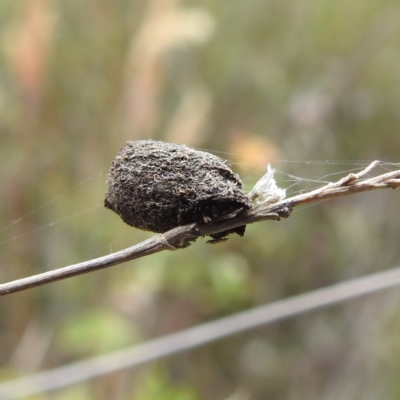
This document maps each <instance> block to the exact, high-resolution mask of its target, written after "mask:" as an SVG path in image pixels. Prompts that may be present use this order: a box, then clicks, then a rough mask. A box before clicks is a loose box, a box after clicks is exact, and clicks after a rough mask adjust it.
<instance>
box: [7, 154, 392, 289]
mask: <svg viewBox="0 0 400 400" xmlns="http://www.w3.org/2000/svg"><path fill="white" fill-rule="evenodd" d="M378 164H379V162H378V161H374V162H373V163H371V164H370V165H369V166H368V167H367V168H365V169H364V170H363V171H361V172H360V173H358V174H353V173H351V174H349V175H347V176H346V177H344V178H342V179H340V180H339V181H337V182H334V183H329V184H327V185H325V186H323V187H321V188H319V189H315V190H312V191H310V192H308V193H303V194H300V195H297V196H293V197H290V198H288V199H285V200H282V201H279V202H277V203H274V204H265V203H262V204H258V205H255V206H254V207H253V208H252V209H251V210H250V211H248V212H246V213H242V214H240V213H239V214H238V215H237V216H235V217H233V218H231V219H227V220H223V221H218V222H211V223H207V224H190V225H185V226H179V227H177V228H174V229H171V230H170V231H168V232H165V233H163V234H159V235H156V236H154V237H152V238H150V239H148V240H145V241H143V242H141V243H139V244H137V245H135V246H132V247H129V248H127V249H125V250H121V251H118V252H116V253H112V254H109V255H107V256H104V257H100V258H96V259H93V260H89V261H85V262H82V263H79V264H74V265H70V266H67V267H64V268H60V269H57V270H54V271H48V272H45V273H42V274H38V275H34V276H31V277H28V278H23V279H18V280H15V281H12V282H8V283H4V284H1V285H0V296H4V295H7V294H11V293H15V292H19V291H21V290H25V289H29V288H32V287H36V286H41V285H44V284H47V283H50V282H56V281H59V280H61V279H66V278H70V277H72V276H76V275H81V274H85V273H87V272H92V271H96V270H98V269H103V268H107V267H111V266H113V265H117V264H121V263H124V262H127V261H131V260H134V259H136V258H140V257H144V256H147V255H150V254H154V253H158V252H160V251H163V250H177V249H182V248H185V247H187V246H189V245H190V243H191V242H193V241H195V240H196V239H197V238H198V237H200V236H208V235H210V234H215V233H219V232H224V231H227V230H229V229H233V228H236V227H238V226H243V225H248V224H252V223H255V222H260V221H265V220H271V219H273V220H279V219H280V218H286V217H289V216H290V214H291V211H292V209H293V207H296V206H299V205H301V204H309V203H317V202H319V201H322V200H327V199H332V198H335V197H340V196H347V195H350V194H355V193H360V192H365V191H369V190H375V189H386V188H392V189H395V188H397V187H399V186H400V170H398V171H393V172H388V173H386V174H382V175H378V176H376V177H373V178H367V179H361V178H364V177H365V176H366V174H368V173H369V172H370V171H371V170H372V169H373V168H374V167H375V166H377V165H378Z"/></svg>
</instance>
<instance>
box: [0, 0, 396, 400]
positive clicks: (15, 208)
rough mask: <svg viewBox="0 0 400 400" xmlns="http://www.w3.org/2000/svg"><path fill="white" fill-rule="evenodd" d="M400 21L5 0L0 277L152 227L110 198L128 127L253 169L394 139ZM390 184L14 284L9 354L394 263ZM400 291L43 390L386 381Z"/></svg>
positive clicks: (112, 340)
mask: <svg viewBox="0 0 400 400" xmlns="http://www.w3.org/2000/svg"><path fill="white" fill-rule="evenodd" d="M399 27H400V6H399V5H398V3H397V2H396V1H394V0H393V1H389V0H385V1H378V0H368V1H353V2H352V3H351V4H349V3H348V2H346V1H343V0H341V1H332V0H324V1H312V0H301V1H297V2H294V1H291V2H290V1H283V2H264V1H259V0H257V1H256V0H250V1H247V0H246V1H244V0H241V1H237V2H235V3H234V4H231V3H229V2H214V1H211V0H206V1H202V2H200V1H195V0H193V1H190V2H189V1H187V2H183V1H182V2H179V1H178V0H167V1H165V0H164V1H160V0H149V1H144V0H136V1H132V0H119V1H106V0H102V1H97V2H93V1H89V0H83V1H68V2H66V1H47V0H37V1H35V2H30V1H27V0H25V1H24V0H14V1H3V2H1V3H0V40H1V43H2V46H0V140H1V146H0V171H1V172H0V173H1V181H2V190H1V191H0V198H1V200H0V204H1V208H0V246H1V249H0V265H1V269H0V279H1V281H2V282H6V281H9V280H12V279H18V278H21V277H25V276H28V275H32V274H35V273H39V272H42V271H45V270H48V269H53V268H57V267H61V266H64V265H67V264H71V263H75V262H79V261H83V260H85V259H90V258H93V257H97V256H100V255H102V254H106V253H108V252H110V251H116V250H118V249H122V248H124V247H127V246H129V245H132V244H134V243H137V242H139V241H141V240H143V239H144V238H147V237H149V236H150V234H149V233H145V232H140V231H137V230H134V229H132V228H130V227H128V226H125V225H124V224H123V223H122V222H121V221H120V220H119V219H118V218H117V217H116V216H115V215H112V214H111V213H110V212H109V211H107V210H105V209H103V207H102V201H103V196H104V193H105V191H106V185H105V180H106V174H107V171H108V168H109V165H110V162H111V159H112V158H113V157H114V156H115V154H116V153H117V151H118V150H119V148H120V147H122V145H123V144H124V142H125V141H126V140H129V139H131V140H135V139H139V138H153V139H162V140H167V141H175V142H181V143H186V144H188V145H191V146H195V147H197V148H202V149H203V148H204V149H209V150H210V151H212V152H216V153H217V154H219V155H220V156H221V157H225V158H228V159H229V160H230V161H232V162H233V163H234V166H235V168H236V170H237V171H238V172H240V174H241V175H242V176H243V177H244V178H245V180H246V182H245V183H246V185H247V187H248V188H250V186H251V184H252V183H254V179H255V178H257V177H259V176H260V175H261V174H262V173H263V170H264V169H265V167H266V165H267V164H268V163H269V162H271V163H272V164H273V165H274V166H275V167H277V168H279V169H280V170H283V171H285V172H287V173H292V174H294V175H297V176H301V177H304V178H307V177H322V176H324V175H326V174H330V173H333V172H335V171H338V170H339V171H340V169H344V170H345V169H349V168H351V166H348V165H342V166H341V165H340V164H339V165H338V166H332V165H326V164H316V165H305V164H302V163H300V164H296V163H287V162H286V163H285V162H278V161H276V160H303V161H309V160H325V159H331V160H332V159H333V160H334V159H340V160H373V159H383V160H388V161H392V162H396V161H398V154H399V152H398V149H399V148H400V135H399V133H398V127H399V119H400V113H399V110H400V91H399V87H400V75H399V72H398V65H399V54H400V52H399V48H400V32H399V31H400V29H399ZM218 152H221V153H218ZM289 185H290V183H288V186H289ZM296 190H297V189H296ZM397 196H398V194H397V193H396V192H393V193H392V192H390V193H389V192H383V193H371V194H364V195H358V196H353V197H352V198H347V199H341V200H335V201H332V202H330V203H324V204H322V205H319V206H316V207H312V208H304V209H302V210H299V211H296V212H295V213H294V214H293V215H292V217H291V218H290V219H289V220H287V221H283V222H281V223H279V224H278V223H274V222H270V223H263V224H257V225H255V226H251V227H248V229H247V233H246V235H245V236H244V237H243V238H238V237H232V238H230V239H229V241H228V242H226V243H225V244H221V245H218V246H210V245H206V244H205V242H204V241H201V240H200V241H199V243H196V244H194V245H193V246H192V247H191V248H189V249H187V250H184V251H180V252H171V253H167V252H166V253H161V254H158V255H155V256H151V257H149V258H144V259H142V260H138V261H134V262H131V263H127V264H125V265H122V266H118V267H114V268H112V269H109V270H103V271H99V272H96V273H94V274H89V275H87V276H80V277H76V278H73V279H70V280H68V281H65V282H59V283H55V284H52V285H49V286H47V287H43V288H40V289H35V290H30V291H27V292H25V293H19V294H15V295H12V296H9V297H4V298H2V300H1V303H0V360H1V365H2V367H1V368H0V376H1V377H4V379H7V378H9V377H12V376H16V375H20V374H21V375H25V374H29V373H31V372H33V371H35V370H41V369H45V368H50V367H52V366H58V365H62V364H64V363H66V362H70V361H73V360H79V359H82V358H84V357H87V356H88V355H89V354H90V355H94V354H99V353H102V352H104V351H107V350H110V349H113V348H117V347H121V346H128V345H131V344H133V343H136V342H137V341H138V340H139V338H140V340H143V341H144V340H146V339H147V338H153V337H157V336H160V335H162V334H166V333H168V332H172V331H176V330H179V329H183V328H185V327H188V326H193V325H195V324H199V323H201V322H203V321H207V320H211V319H215V318H218V317H219V316H222V315H227V314H232V313H235V312H237V311H239V310H243V309H247V308H250V307H252V306H256V305H259V304H262V303H265V302H267V301H272V300H274V299H278V298H284V297H287V296H290V295H292V294H296V293H300V292H304V291H307V290H312V289H315V288H318V287H320V286H323V285H329V284H331V283H334V282H337V281H340V280H345V279H348V278H350V277H354V276H359V275H363V274H366V273H368V272H371V271H375V270H379V269H383V268H387V267H390V266H393V265H394V264H397V263H398V260H399V259H400V257H399V249H398V245H397V243H398V226H399V217H398V212H397V208H398V207H397V206H398V199H397ZM397 302H398V296H397V294H396V293H390V294H381V295H377V296H374V298H373V299H372V298H371V300H368V299H367V300H360V301H357V302H352V303H351V304H349V305H346V306H341V307H335V309H332V310H329V311H323V312H318V313H315V314H313V315H309V316H307V317H301V318H298V319H296V320H293V321H288V322H285V323H280V324H276V325H274V326H270V327H268V328H265V329H259V330H257V331H255V332H249V333H246V334H242V335H240V336H238V337H235V338H230V339H227V340H225V341H223V342H221V343H216V344H214V345H211V346H207V347H205V348H201V349H197V350H195V351H194V352H191V353H188V354H186V355H181V356H179V357H172V358H171V359H168V360H166V361H162V362H157V363H154V365H153V366H148V367H142V368H140V369H138V370H133V371H127V372H121V373H119V374H115V375H113V376H111V377H104V378H101V379H98V380H96V381H95V382H92V383H88V384H87V385H79V387H77V388H75V389H66V390H64V391H60V392H57V393H55V394H54V395H51V396H50V397H54V398H63V399H64V398H65V399H67V398H82V399H89V398H94V397H95V398H98V399H102V398H104V399H106V398H113V399H125V398H126V399H135V400H139V399H147V398H154V397H161V396H163V397H161V398H165V399H168V398H174V399H178V398H179V399H180V398H182V399H197V398H204V399H223V398H225V399H228V398H229V396H232V397H231V398H232V399H247V398H251V399H252V400H253V399H260V400H261V399H265V398H276V399H281V398H282V399H283V398H285V399H286V398H288V399H304V398H307V399H311V400H312V399H333V398H335V399H336V398H345V399H359V398H363V399H376V398H380V397H384V398H385V399H396V398H398V392H399V388H398V379H397V376H398V374H399V372H400V360H399V359H398V357H397V354H398V352H397V351H396V349H397V347H398V340H397V337H398V324H397V322H396V321H397V319H398V318H397V309H396V304H397ZM141 378H143V382H142V383H140V380H141ZM127 381H128V382H130V381H132V382H133V383H134V384H133V383H132V384H127ZM45 396H46V395H43V396H36V397H35V398H37V399H41V398H44V397H45ZM235 396H236V397H235ZM246 396H247V397H246Z"/></svg>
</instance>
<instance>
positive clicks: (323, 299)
mask: <svg viewBox="0 0 400 400" xmlns="http://www.w3.org/2000/svg"><path fill="white" fill-rule="evenodd" d="M398 285H400V267H397V268H393V269H391V270H388V271H384V272H378V273H375V274H372V275H368V276H365V277H362V278H356V279H353V280H349V281H346V282H343V283H338V284H335V285H332V286H329V287H326V288H322V289H318V290H314V291H311V292H309V293H304V294H300V295H297V296H293V297H290V298H287V299H284V300H278V301H276V302H274V303H270V304H266V305H263V306H260V307H256V308H253V309H251V310H247V311H243V312H240V313H237V314H235V315H232V316H229V317H225V318H221V319H218V320H217V321H212V322H208V323H205V324H202V325H198V326H196V327H193V328H189V329H185V330H182V331H180V332H177V333H172V334H170V335H166V336H163V337H160V338H157V339H153V340H150V341H148V342H145V343H142V344H139V345H136V346H133V347H130V348H127V349H124V350H119V351H115V352H112V353H109V354H106V355H102V356H98V357H94V358H91V359H88V360H84V361H79V362H76V363H73V364H69V365H64V366H62V367H59V368H54V369H52V370H48V371H43V372H39V373H37V374H34V375H31V376H27V377H23V378H19V379H15V380H13V381H9V382H4V383H2V384H0V400H11V399H12V400H16V399H20V398H25V397H27V396H33V395H35V394H38V393H43V392H48V391H50V390H56V389H60V388H63V387H65V386H69V385H73V384H77V383H80V382H85V381H87V380H89V379H95V378H98V377H100V376H103V375H107V374H111V373H114V372H117V371H121V370H124V369H127V368H132V367H136V366H138V365H143V364H145V363H148V362H151V361H155V360H158V359H161V358H163V357H167V356H171V355H173V354H177V353H180V352H182V351H186V350H190V349H193V348H196V347H199V346H203V345H205V344H208V343H211V342H214V341H216V340H220V339H223V338H225V337H228V336H231V335H233V334H237V333H240V332H244V331H247V330H250V329H254V328H257V327H260V326H264V325H267V324H270V323H273V322H277V321H281V320H283V319H286V318H290V317H295V316H298V315H300V314H302V313H305V312H309V311H313V310H317V309H320V308H323V307H328V306H332V305H334V304H338V303H341V302H344V301H346V300H350V299H354V298H357V297H360V296H363V295H366V294H371V293H375V292H378V291H380V290H383V289H389V288H392V287H395V286H398Z"/></svg>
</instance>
